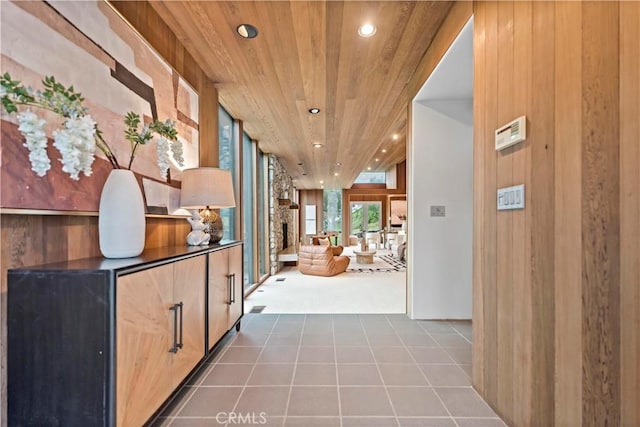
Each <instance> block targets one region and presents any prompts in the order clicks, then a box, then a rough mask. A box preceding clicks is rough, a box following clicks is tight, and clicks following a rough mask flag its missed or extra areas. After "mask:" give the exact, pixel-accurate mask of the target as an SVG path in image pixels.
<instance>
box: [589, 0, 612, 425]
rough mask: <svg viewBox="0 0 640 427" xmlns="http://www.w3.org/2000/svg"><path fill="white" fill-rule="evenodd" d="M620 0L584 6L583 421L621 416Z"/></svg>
mask: <svg viewBox="0 0 640 427" xmlns="http://www.w3.org/2000/svg"><path fill="white" fill-rule="evenodd" d="M618 7H619V5H618V4H617V3H613V2H612V3H606V2H586V3H584V4H583V10H582V12H583V28H585V31H583V32H582V43H583V50H582V84H583V96H582V140H583V150H582V191H583V198H582V211H583V216H582V233H583V235H584V236H588V238H586V239H585V240H584V241H583V251H582V263H583V266H584V268H583V270H582V277H583V279H582V286H583V293H582V301H583V306H582V310H583V329H582V345H583V353H582V362H583V395H582V401H583V407H582V417H583V418H582V421H583V423H585V424H587V425H616V424H617V423H619V421H620V370H619V369H620V362H619V358H620V317H619V309H620V269H619V268H620V264H619V262H620V199H619V187H620V182H619V168H620V164H619V151H618V150H619V143H620V139H619V135H620V129H619V100H620V93H619V83H620V78H619V62H618V60H617V59H618V58H619V33H618V30H619V9H618ZM586 29H588V30H586ZM612 58H615V59H616V60H612Z"/></svg>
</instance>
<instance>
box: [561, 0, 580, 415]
mask: <svg viewBox="0 0 640 427" xmlns="http://www.w3.org/2000/svg"><path fill="white" fill-rule="evenodd" d="M581 27H582V6H581V5H580V3H579V2H558V3H556V39H555V45H554V49H555V51H556V52H557V53H556V64H555V92H556V93H555V105H556V108H555V122H556V128H555V143H556V148H555V170H554V174H555V201H554V203H555V230H554V234H555V247H554V250H555V257H556V261H555V265H554V269H555V270H554V281H555V283H557V284H559V286H556V289H555V302H556V304H555V317H556V325H555V348H556V352H555V367H556V386H555V401H556V405H555V408H556V412H555V423H556V425H558V426H563V425H570V424H576V425H580V424H582V409H581V408H582V357H581V355H582V263H581V256H580V253H581V248H582V227H581V218H582V194H581V192H580V191H577V190H576V189H579V188H580V187H581V185H582V184H581V183H582V170H581V166H582V161H581V158H582V149H581V145H582V111H581V109H579V108H576V105H580V103H581V102H582V56H581V51H582V35H581Z"/></svg>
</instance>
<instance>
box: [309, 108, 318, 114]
mask: <svg viewBox="0 0 640 427" xmlns="http://www.w3.org/2000/svg"><path fill="white" fill-rule="evenodd" d="M309 112H310V113H311V114H318V113H319V112H320V109H319V108H316V107H314V108H309Z"/></svg>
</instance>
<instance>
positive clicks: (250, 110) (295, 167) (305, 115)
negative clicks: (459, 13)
mask: <svg viewBox="0 0 640 427" xmlns="http://www.w3.org/2000/svg"><path fill="white" fill-rule="evenodd" d="M150 4H151V5H152V6H153V8H154V9H155V10H156V11H157V12H158V14H159V15H160V16H161V17H162V19H163V20H164V21H165V22H166V23H167V25H169V27H170V28H171V29H172V30H173V32H174V33H175V34H176V36H177V37H178V38H179V39H180V40H181V42H182V43H184V45H185V47H186V48H187V49H188V50H189V52H190V53H191V54H192V55H193V57H194V58H195V59H196V60H197V61H198V62H199V63H200V65H201V66H202V68H203V69H204V71H205V73H207V75H208V76H209V78H210V79H211V80H212V81H214V82H216V86H217V88H218V93H219V97H220V103H221V104H222V105H223V106H224V107H225V108H226V109H227V111H228V112H229V113H230V114H231V115H232V116H234V117H235V118H238V119H240V120H243V122H244V129H245V130H246V131H247V133H248V134H249V136H250V137H251V138H252V139H255V140H257V141H258V142H259V145H260V147H261V149H262V150H263V151H264V152H268V153H274V154H276V155H277V156H278V157H279V159H280V161H281V162H282V164H283V165H284V167H285V168H286V169H287V171H288V172H289V174H290V175H291V176H292V177H293V178H294V183H295V185H296V187H297V188H299V189H312V188H320V186H321V184H320V181H321V180H322V181H324V186H325V188H349V187H351V184H352V182H353V180H354V179H355V178H356V177H357V176H358V174H359V173H360V172H362V171H363V170H366V169H367V168H368V167H371V168H372V170H374V171H384V170H386V169H388V168H390V167H391V166H393V165H394V164H396V163H398V162H401V161H403V160H404V159H405V156H406V150H405V147H406V143H405V135H406V129H405V128H406V123H407V117H406V111H407V82H408V81H409V78H410V77H411V75H412V74H413V72H414V70H415V68H416V66H417V64H418V63H419V61H420V59H421V58H422V57H423V55H424V53H425V51H426V50H427V48H428V47H429V44H430V43H431V40H432V38H433V36H434V35H435V33H436V31H437V29H438V28H439V26H440V24H441V22H442V21H443V19H444V17H445V16H446V14H447V12H448V11H449V8H450V7H451V2H441V1H431V2H422V1H381V2H361V1H354V2H339V1H327V2H325V1H291V2H281V1H277V2H271V1H229V2H220V1H152V2H150ZM365 22H370V23H373V24H374V25H375V26H376V27H377V32H376V34H375V35H374V36H372V37H370V38H363V37H360V36H359V35H358V28H359V26H360V25H362V24H363V23H365ZM240 24H251V25H254V26H255V27H257V28H258V31H259V34H258V37H256V38H254V39H243V38H241V37H240V36H239V35H238V34H237V32H236V28H237V27H238V25H240ZM312 107H317V108H320V110H321V112H320V114H317V115H311V114H309V112H308V110H309V109H310V108H312ZM394 134H395V135H397V139H396V140H394V139H393V137H392V136H393V135H394ZM313 143H321V144H323V147H322V148H319V149H318V148H314V147H313ZM383 149H384V150H385V151H386V152H383V151H382V150H383ZM375 159H379V160H378V161H376V160H375ZM339 164H341V165H339ZM336 174H338V175H337V176H336Z"/></svg>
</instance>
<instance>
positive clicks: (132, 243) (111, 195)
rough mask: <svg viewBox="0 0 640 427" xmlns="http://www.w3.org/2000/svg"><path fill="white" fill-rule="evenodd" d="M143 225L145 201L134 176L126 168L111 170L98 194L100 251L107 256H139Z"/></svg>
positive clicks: (143, 231)
mask: <svg viewBox="0 0 640 427" xmlns="http://www.w3.org/2000/svg"><path fill="white" fill-rule="evenodd" d="M145 225H146V220H145V215H144V201H143V200H142V192H141V191H140V186H139V185H138V181H137V180H136V177H135V175H134V174H133V172H131V171H130V170H127V169H114V170H112V171H111V173H110V174H109V177H108V178H107V181H106V182H105V183H104V187H103V188H102V195H101V196H100V211H99V215H98V232H99V237H100V252H102V255H104V256H105V257H107V258H129V257H135V256H138V255H140V254H141V253H142V251H143V250H144V239H145Z"/></svg>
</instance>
